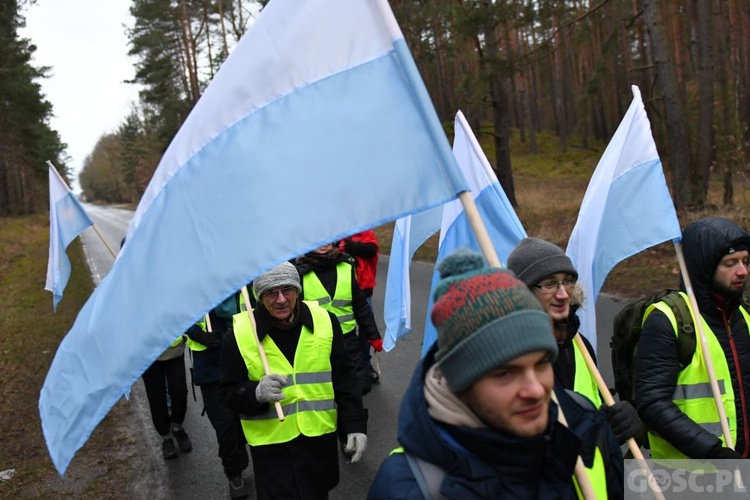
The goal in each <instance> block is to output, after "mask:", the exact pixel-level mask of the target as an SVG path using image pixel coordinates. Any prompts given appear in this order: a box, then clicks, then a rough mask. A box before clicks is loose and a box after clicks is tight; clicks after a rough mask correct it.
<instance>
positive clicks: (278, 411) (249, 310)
mask: <svg viewBox="0 0 750 500" xmlns="http://www.w3.org/2000/svg"><path fill="white" fill-rule="evenodd" d="M242 298H243V299H245V304H246V305H247V316H248V317H249V318H250V329H251V330H252V331H253V338H254V339H255V345H256V346H258V354H260V360H261V362H262V363H263V372H264V373H265V374H266V375H268V374H269V373H271V369H270V368H269V367H268V358H266V351H265V350H264V349H263V344H261V343H260V339H259V338H258V330H257V327H256V326H255V315H253V309H252V308H251V307H250V294H249V293H248V291H247V286H243V287H242ZM273 406H274V408H276V415H277V416H278V417H279V421H280V422H283V421H284V412H283V410H282V409H281V404H279V402H278V401H274V403H273Z"/></svg>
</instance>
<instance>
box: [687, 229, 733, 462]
mask: <svg viewBox="0 0 750 500" xmlns="http://www.w3.org/2000/svg"><path fill="white" fill-rule="evenodd" d="M674 250H675V253H676V254H677V262H678V264H679V266H680V273H681V274H682V281H683V283H685V291H686V292H687V295H688V298H689V299H690V308H691V309H692V310H693V312H694V314H695V317H694V318H693V323H695V331H696V332H698V339H699V340H700V355H701V357H702V358H703V363H704V364H705V365H706V371H707V372H708V380H709V383H710V385H711V392H712V393H713V395H714V402H715V403H716V411H717V412H718V413H719V422H720V423H721V431H722V433H723V434H724V443H725V444H726V445H727V448H732V449H734V442H733V441H732V433H731V432H730V430H729V422H728V421H727V414H726V412H725V411H724V404H723V403H722V401H721V391H720V390H719V383H718V381H717V380H716V371H715V370H714V363H713V360H712V359H711V356H710V354H709V351H708V341H707V340H706V332H705V330H704V329H703V320H702V319H701V313H700V310H699V309H698V302H697V300H696V299H695V292H694V291H693V284H692V283H691V281H690V276H689V275H688V272H687V265H686V264H685V254H684V253H683V252H682V243H679V242H678V243H675V244H674Z"/></svg>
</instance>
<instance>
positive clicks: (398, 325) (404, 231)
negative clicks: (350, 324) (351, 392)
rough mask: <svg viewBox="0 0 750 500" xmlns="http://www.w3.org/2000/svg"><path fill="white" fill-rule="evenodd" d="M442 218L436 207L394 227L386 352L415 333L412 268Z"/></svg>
mask: <svg viewBox="0 0 750 500" xmlns="http://www.w3.org/2000/svg"><path fill="white" fill-rule="evenodd" d="M459 166H460V165H459ZM442 217H443V207H442V206H437V207H432V208H430V209H429V210H424V211H422V212H419V213H416V214H412V215H407V216H406V217H401V218H400V219H398V220H397V221H396V224H395V225H394V227H393V241H392V242H391V255H390V257H389V261H388V277H387V278H386V283H385V299H384V307H383V319H384V320H385V334H384V335H383V349H385V351H386V352H388V351H390V350H391V349H393V348H394V347H395V346H396V340H398V339H399V338H400V337H403V336H404V335H406V334H407V333H410V332H411V331H412V328H411V279H410V277H409V267H410V266H411V261H412V259H413V258H414V254H415V253H416V251H417V250H418V249H419V247H421V246H422V245H423V244H424V242H425V241H427V239H428V238H429V237H430V236H432V235H433V234H435V233H437V232H438V231H439V230H440V221H441V219H442Z"/></svg>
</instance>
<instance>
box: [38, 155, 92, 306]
mask: <svg viewBox="0 0 750 500" xmlns="http://www.w3.org/2000/svg"><path fill="white" fill-rule="evenodd" d="M47 166H48V167H49V172H48V173H49V260H48V261H47V282H46V283H45V285H44V289H45V290H49V291H50V292H52V308H53V309H54V310H55V311H57V304H59V303H60V300H62V297H63V291H64V290H65V286H66V285H67V284H68V279H70V260H68V255H67V254H66V253H65V249H66V248H68V245H70V242H71V241H73V240H74V239H76V238H77V237H78V235H79V234H81V233H82V232H83V230H84V229H86V228H87V227H89V226H91V225H93V224H94V223H93V222H92V221H91V218H89V214H87V213H86V210H84V209H83V206H81V202H79V201H78V198H76V196H75V195H74V194H73V192H72V191H71V190H70V188H69V187H68V185H67V184H65V181H64V180H63V178H62V177H61V176H60V174H59V173H58V171H57V169H55V167H54V165H52V163H51V162H47Z"/></svg>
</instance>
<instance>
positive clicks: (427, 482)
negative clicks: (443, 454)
mask: <svg viewBox="0 0 750 500" xmlns="http://www.w3.org/2000/svg"><path fill="white" fill-rule="evenodd" d="M404 457H406V462H407V463H408V464H409V468H410V469H411V472H412V474H414V478H415V479H416V480H417V484H418V485H419V489H420V490H421V491H422V495H423V496H424V497H425V499H426V500H433V499H434V500H447V497H445V496H443V495H442V494H441V493H440V485H441V484H442V482H443V478H444V477H445V470H444V469H443V468H441V467H438V466H437V465H435V464H433V463H431V462H427V461H426V460H422V459H421V458H419V457H415V456H414V455H412V454H411V453H409V452H408V451H406V450H404Z"/></svg>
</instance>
